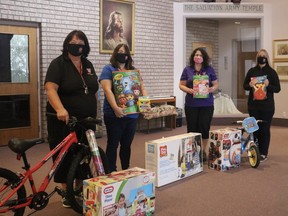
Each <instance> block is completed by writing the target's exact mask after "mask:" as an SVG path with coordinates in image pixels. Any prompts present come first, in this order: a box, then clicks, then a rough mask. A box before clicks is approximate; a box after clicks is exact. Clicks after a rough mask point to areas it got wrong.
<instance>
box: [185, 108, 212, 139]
mask: <svg viewBox="0 0 288 216" xmlns="http://www.w3.org/2000/svg"><path fill="white" fill-rule="evenodd" d="M213 113H214V107H213V106H210V107H189V106H185V115H186V122H187V132H188V133H189V132H196V133H201V134H202V138H203V139H208V138H209V130H210V125H211V121H212V117H213Z"/></svg>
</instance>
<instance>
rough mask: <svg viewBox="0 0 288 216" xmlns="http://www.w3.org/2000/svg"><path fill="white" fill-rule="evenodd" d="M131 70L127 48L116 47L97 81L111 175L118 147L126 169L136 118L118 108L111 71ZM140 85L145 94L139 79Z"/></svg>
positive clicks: (114, 168) (123, 167)
mask: <svg viewBox="0 0 288 216" xmlns="http://www.w3.org/2000/svg"><path fill="white" fill-rule="evenodd" d="M134 69H135V67H134V66H133V60H132V57H131V54H130V50H129V48H128V46H127V45H126V44H119V45H118V46H116V48H115V49H114V51H113V54H112V56H111V58H110V64H107V65H106V66H104V68H103V70H102V73H101V75H100V79H99V80H100V84H101V85H102V88H103V90H104V94H105V98H104V105H103V112H104V123H105V125H106V131H107V147H106V155H107V158H108V160H109V165H110V171H111V172H113V171H116V170H117V166H116V162H117V149H118V146H119V144H120V152H119V156H120V161H121V167H122V170H124V169H128V168H129V165H130V155H131V143H132V141H133V139H134V135H135V132H136V127H137V119H138V116H139V114H125V113H124V109H123V108H121V107H119V106H118V105H117V103H116V100H115V95H114V93H113V84H112V80H113V79H112V72H113V71H123V70H134ZM140 83H141V90H142V94H143V95H146V92H145V89H144V86H143V82H142V79H140Z"/></svg>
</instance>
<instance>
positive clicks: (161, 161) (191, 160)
mask: <svg viewBox="0 0 288 216" xmlns="http://www.w3.org/2000/svg"><path fill="white" fill-rule="evenodd" d="M201 154H202V136H201V134H200V133H187V134H182V135H178V136H171V137H167V138H162V139H157V140H152V141H148V142H146V143H145V168H146V169H148V170H151V171H154V172H155V174H156V187H160V186H163V185H166V184H168V183H171V182H174V181H177V180H180V179H182V178H186V177H188V176H191V175H194V174H196V173H199V172H201V171H203V160H202V155H201Z"/></svg>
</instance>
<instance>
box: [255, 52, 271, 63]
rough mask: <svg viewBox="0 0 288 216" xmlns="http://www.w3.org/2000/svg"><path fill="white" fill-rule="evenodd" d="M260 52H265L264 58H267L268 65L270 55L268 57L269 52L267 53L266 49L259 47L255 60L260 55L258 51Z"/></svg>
mask: <svg viewBox="0 0 288 216" xmlns="http://www.w3.org/2000/svg"><path fill="white" fill-rule="evenodd" d="M261 52H264V53H265V56H266V58H267V65H270V57H269V54H268V52H267V50H266V49H260V50H259V51H258V53H257V55H256V62H257V58H258V57H259V56H260V53H261ZM257 65H258V63H257Z"/></svg>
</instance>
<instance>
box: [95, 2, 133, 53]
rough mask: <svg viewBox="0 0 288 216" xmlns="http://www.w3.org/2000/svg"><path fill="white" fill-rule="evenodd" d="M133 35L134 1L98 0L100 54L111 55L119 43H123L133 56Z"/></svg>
mask: <svg viewBox="0 0 288 216" xmlns="http://www.w3.org/2000/svg"><path fill="white" fill-rule="evenodd" d="M115 22H116V23H115ZM117 22H118V25H117ZM115 27H116V28H115ZM114 33H115V34H114ZM134 33H135V2H134V1H128V0H100V53H113V51H114V48H115V47H116V46H117V45H118V44H119V43H124V44H127V45H128V47H129V49H130V53H131V54H134V49H135V47H134V35H135V34H134ZM115 35H116V36H115ZM116 37H117V38H116Z"/></svg>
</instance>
